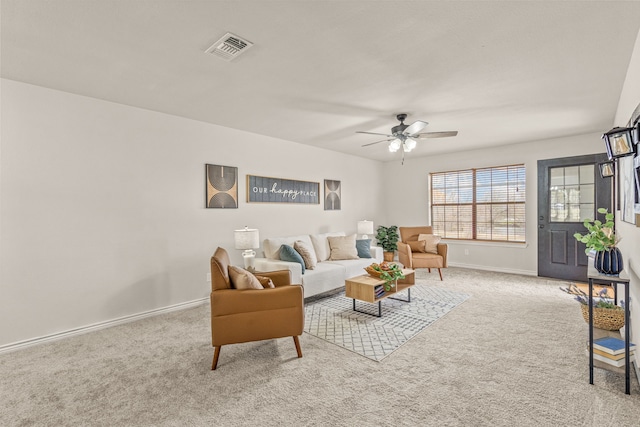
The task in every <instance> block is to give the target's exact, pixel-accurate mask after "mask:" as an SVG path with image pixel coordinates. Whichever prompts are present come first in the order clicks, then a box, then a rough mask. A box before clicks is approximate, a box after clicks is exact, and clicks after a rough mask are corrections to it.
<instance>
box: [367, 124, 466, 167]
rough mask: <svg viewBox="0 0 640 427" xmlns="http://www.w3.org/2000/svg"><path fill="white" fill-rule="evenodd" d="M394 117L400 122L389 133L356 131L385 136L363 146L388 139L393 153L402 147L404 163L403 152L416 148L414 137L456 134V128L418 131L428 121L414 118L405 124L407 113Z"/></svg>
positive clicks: (437, 136) (438, 136) (443, 136)
mask: <svg viewBox="0 0 640 427" xmlns="http://www.w3.org/2000/svg"><path fill="white" fill-rule="evenodd" d="M396 118H397V119H398V120H399V121H400V124H399V125H397V126H394V127H392V128H391V134H386V133H376V132H363V131H357V132H356V133H366V134H368V135H384V136H386V139H381V140H380V141H374V142H370V143H368V144H364V145H363V147H367V146H369V145H374V144H379V143H381V142H389V141H390V144H389V151H390V152H392V153H395V152H396V151H398V150H399V149H400V148H402V161H403V163H404V153H408V152H410V151H411V150H413V149H414V148H416V145H417V142H416V139H424V138H446V137H449V136H456V135H457V134H458V131H457V130H453V131H444V132H423V133H420V131H422V129H424V128H425V127H426V126H427V125H428V124H429V123H427V122H423V121H422V120H416V121H415V122H413V123H412V124H410V125H405V124H404V121H405V119H406V118H407V114H405V113H401V114H398V115H397V116H396Z"/></svg>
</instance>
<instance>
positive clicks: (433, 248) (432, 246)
mask: <svg viewBox="0 0 640 427" xmlns="http://www.w3.org/2000/svg"><path fill="white" fill-rule="evenodd" d="M420 240H423V241H424V242H425V243H424V251H425V252H426V253H429V254H437V253H438V243H440V240H442V237H440V236H436V235H434V234H420V235H419V236H418V241H420Z"/></svg>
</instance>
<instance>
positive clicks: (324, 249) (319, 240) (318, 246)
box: [311, 231, 345, 262]
mask: <svg viewBox="0 0 640 427" xmlns="http://www.w3.org/2000/svg"><path fill="white" fill-rule="evenodd" d="M344 235H345V234H344V233H343V232H341V231H336V232H332V233H323V234H312V235H311V243H313V249H314V250H315V251H316V255H317V257H318V262H322V261H326V260H328V259H329V255H331V248H330V247H329V241H328V240H327V238H328V237H331V236H344Z"/></svg>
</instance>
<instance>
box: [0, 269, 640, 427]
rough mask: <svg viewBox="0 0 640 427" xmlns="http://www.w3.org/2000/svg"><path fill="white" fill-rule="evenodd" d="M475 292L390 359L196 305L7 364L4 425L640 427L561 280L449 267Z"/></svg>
mask: <svg viewBox="0 0 640 427" xmlns="http://www.w3.org/2000/svg"><path fill="white" fill-rule="evenodd" d="M444 277H445V280H444V282H440V280H439V278H438V275H437V274H430V275H429V274H426V273H422V272H419V273H418V275H417V278H418V280H420V281H421V283H426V284H428V285H429V286H434V287H440V288H443V289H449V290H453V291H457V292H461V293H465V294H468V295H470V298H469V299H468V300H467V301H465V302H464V303H463V304H461V305H460V306H459V307H456V308H455V309H454V310H452V311H451V312H449V313H448V314H447V315H446V316H444V317H442V318H441V319H439V320H438V321H437V322H435V323H433V324H432V325H431V326H429V327H428V328H426V329H424V330H423V331H422V332H421V333H419V334H418V335H416V336H415V337H414V338H412V339H411V340H410V341H409V342H407V343H406V344H405V345H403V346H402V347H400V348H399V349H398V350H396V351H395V352H393V353H392V354H391V355H390V356H388V357H387V358H385V359H384V360H382V361H381V362H375V361H372V360H369V359H366V358H364V357H362V356H360V355H358V354H355V353H352V352H350V351H344V349H342V348H340V347H337V346H335V345H333V344H331V343H329V342H327V341H324V340H321V339H318V338H316V337H314V336H311V335H309V334H306V333H305V334H303V335H302V337H301V339H300V342H301V345H302V350H303V352H304V357H303V358H301V359H298V358H297V357H296V351H295V348H294V345H293V340H292V339H291V338H284V339H279V340H275V341H273V340H272V341H265V342H255V343H247V344H238V345H232V346H228V347H226V348H223V349H222V353H221V356H220V362H219V365H218V370H216V371H213V372H212V371H210V365H211V357H212V355H213V350H212V348H211V345H210V341H209V340H210V332H209V327H210V326H209V308H208V306H206V305H205V306H202V307H197V308H193V309H188V310H184V311H181V312H174V313H169V314H165V315H160V316H157V317H154V318H148V319H144V320H141V321H138V322H135V323H131V324H127V325H121V326H116V327H113V328H109V329H105V330H102V331H97V332H93V333H90V334H86V335H83V336H78V337H74V338H68V339H64V340H60V341H57V342H52V343H48V344H43V345H40V346H35V347H32V348H27V349H24V350H20V351H16V352H13V353H8V354H4V355H2V356H0V379H1V383H0V424H1V425H3V426H279V427H283V426H328V425H332V426H354V425H363V426H637V425H638V420H640V389H639V387H638V384H637V381H636V379H635V377H634V378H633V380H632V390H631V392H632V394H631V395H630V396H628V395H625V394H624V378H623V377H622V376H620V375H617V374H612V373H608V371H603V370H596V372H595V384H594V385H589V380H588V378H589V376H588V375H589V371H588V362H587V358H586V356H585V354H584V346H585V340H586V338H587V325H586V323H585V322H584V320H583V319H582V316H581V314H580V308H579V306H578V303H577V302H575V301H573V299H572V297H571V296H570V295H567V294H565V293H563V292H561V291H560V290H559V289H558V286H559V282H555V281H548V280H544V279H539V278H533V277H522V276H517V275H509V274H497V273H489V272H483V271H474V270H465V269H460V268H448V269H446V270H444Z"/></svg>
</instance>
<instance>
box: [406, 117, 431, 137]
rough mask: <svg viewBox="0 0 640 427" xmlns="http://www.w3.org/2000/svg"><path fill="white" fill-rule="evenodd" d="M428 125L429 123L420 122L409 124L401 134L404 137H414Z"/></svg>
mask: <svg viewBox="0 0 640 427" xmlns="http://www.w3.org/2000/svg"><path fill="white" fill-rule="evenodd" d="M428 124H429V123H427V122H423V121H422V120H416V121H415V122H413V123H411V124H410V125H409V127H408V128H406V129H405V130H404V132H403V133H404V134H405V135H414V134H416V133H418V132H420V131H421V130H422V129H424V128H425V127H427V125H428Z"/></svg>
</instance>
